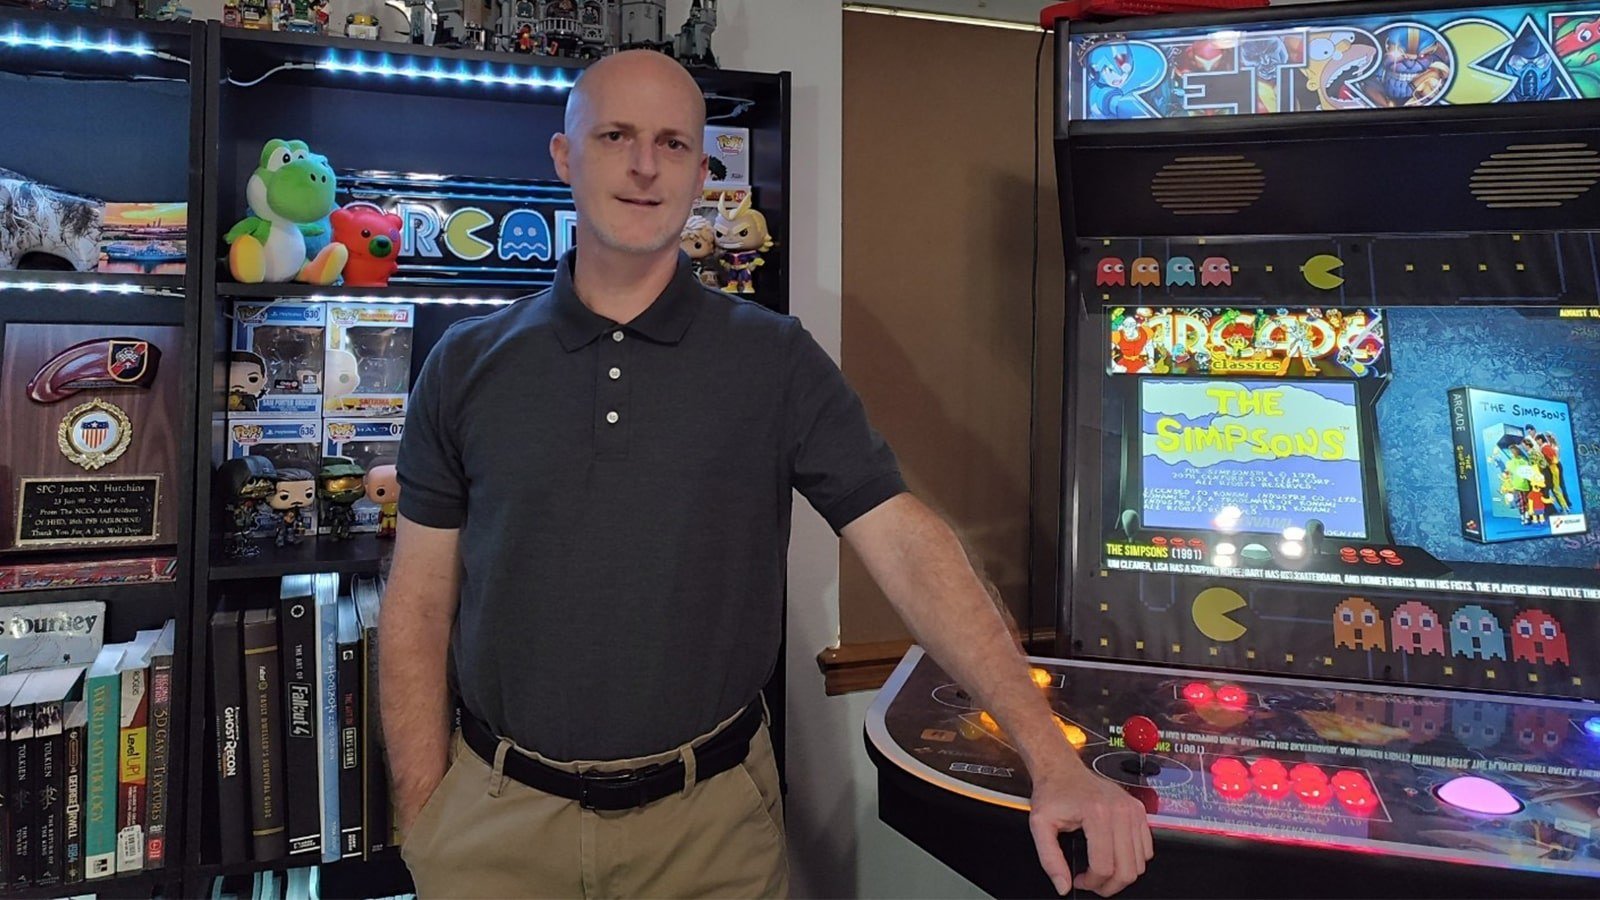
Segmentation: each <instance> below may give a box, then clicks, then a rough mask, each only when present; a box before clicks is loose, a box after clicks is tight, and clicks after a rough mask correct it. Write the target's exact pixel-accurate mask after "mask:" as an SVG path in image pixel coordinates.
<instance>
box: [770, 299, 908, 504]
mask: <svg viewBox="0 0 1600 900" xmlns="http://www.w3.org/2000/svg"><path fill="white" fill-rule="evenodd" d="M787 344H788V357H789V365H788V382H787V384H786V385H785V391H786V397H787V404H786V407H787V408H786V410H785V422H784V428H785V439H786V446H787V447H788V450H789V480H790V484H791V485H793V487H794V488H795V489H796V490H798V491H799V492H800V493H801V495H802V496H804V497H805V498H806V500H807V502H809V503H810V504H811V506H812V508H814V509H816V511H817V512H818V513H820V514H821V515H822V517H823V518H824V519H826V520H827V522H828V525H829V526H830V527H831V528H832V529H833V530H834V533H835V534H837V533H839V532H842V531H843V530H844V528H845V526H846V525H849V524H850V523H851V522H853V521H855V520H856V519H857V518H859V517H860V516H861V515H862V514H864V513H867V512H870V511H871V510H872V509H874V508H875V507H877V506H878V504H880V503H882V502H884V501H885V500H888V499H889V498H891V497H893V496H895V495H897V494H901V493H904V492H905V490H906V483H905V479H904V478H903V477H901V474H900V464H899V461H898V460H897V459H896V458H895V455H894V451H893V449H891V448H890V446H889V444H888V442H887V441H885V440H884V439H883V436H882V435H880V434H878V432H877V431H876V430H874V429H873V427H872V425H871V424H870V423H869V422H868V421H867V413H866V409H865V407H863V406H862V403H861V398H860V397H859V396H858V395H857V394H856V392H855V390H854V389H852V388H851V387H850V385H849V383H848V382H846V381H845V378H844V373H843V372H840V371H839V367H838V365H837V364H835V363H834V361H833V359H832V358H831V357H829V356H828V354H827V351H825V350H823V349H822V347H821V346H820V345H819V344H818V343H817V341H816V339H815V338H813V337H812V336H811V333H810V332H809V331H807V330H806V329H805V327H804V326H802V325H801V324H800V323H799V321H798V320H796V321H794V322H793V323H792V325H791V330H790V333H789V335H788V341H787Z"/></svg>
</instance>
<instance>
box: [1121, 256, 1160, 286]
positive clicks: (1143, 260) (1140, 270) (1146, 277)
mask: <svg viewBox="0 0 1600 900" xmlns="http://www.w3.org/2000/svg"><path fill="white" fill-rule="evenodd" d="M1131 268H1132V269H1133V271H1132V272H1131V273H1130V274H1129V276H1128V284H1130V285H1132V286H1134V287H1160V286H1161V263H1158V262H1156V261H1155V258H1154V257H1151V256H1141V257H1139V258H1138V259H1136V260H1134V261H1133V265H1132V266H1131Z"/></svg>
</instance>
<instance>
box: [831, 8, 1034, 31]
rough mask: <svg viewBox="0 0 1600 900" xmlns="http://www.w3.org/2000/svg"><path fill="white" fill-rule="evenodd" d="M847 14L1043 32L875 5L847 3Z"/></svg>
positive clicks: (997, 21)
mask: <svg viewBox="0 0 1600 900" xmlns="http://www.w3.org/2000/svg"><path fill="white" fill-rule="evenodd" d="M844 11H845V12H858V13H871V14H872V15H875V16H900V17H902V18H906V19H923V20H925V21H928V22H945V23H947V24H950V25H977V26H979V27H981V28H1005V29H1009V30H1011V31H1032V32H1035V33H1037V32H1039V31H1042V30H1043V29H1041V28H1040V27H1039V26H1038V25H1031V24H1028V23H1026V22H1008V21H1006V20H1004V19H985V18H983V17H981V16H958V15H954V14H952V13H937V12H924V11H922V10H920V9H902V8H901V7H898V6H878V5H877V4H873V3H846V4H844Z"/></svg>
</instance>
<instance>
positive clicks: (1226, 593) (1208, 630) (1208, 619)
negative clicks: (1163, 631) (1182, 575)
mask: <svg viewBox="0 0 1600 900" xmlns="http://www.w3.org/2000/svg"><path fill="white" fill-rule="evenodd" d="M1245 606H1246V604H1245V599H1244V598H1243V597H1241V596H1239V594H1238V592H1237V591H1234V590H1232V589H1230V588H1225V587H1212V588H1206V589H1205V590H1203V591H1201V592H1200V593H1199V594H1197V595H1196V596H1195V598H1194V604H1193V605H1192V606H1191V607H1190V610H1189V612H1190V615H1191V616H1192V617H1193V618H1194V627H1196V628H1198V629H1200V633H1201V634H1203V635H1205V636H1206V637H1208V638H1210V639H1212V640H1213V641H1216V642H1218V643H1226V642H1228V641H1236V640H1238V639H1239V638H1241V637H1243V636H1244V633H1245V630H1246V627H1245V626H1244V625H1241V624H1240V623H1238V622H1236V621H1234V620H1233V619H1232V618H1230V617H1229V615H1228V614H1229V613H1231V612H1234V611H1236V610H1240V609H1243V608H1244V607H1245Z"/></svg>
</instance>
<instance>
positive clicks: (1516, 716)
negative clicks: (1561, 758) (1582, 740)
mask: <svg viewBox="0 0 1600 900" xmlns="http://www.w3.org/2000/svg"><path fill="white" fill-rule="evenodd" d="M1571 728H1572V719H1571V718H1570V717H1569V716H1568V714H1567V713H1566V712H1565V711H1564V710H1561V709H1555V708H1552V707H1549V706H1522V705H1519V706H1517V707H1516V709H1515V710H1513V711H1512V713H1511V733H1512V734H1514V735H1516V738H1517V743H1519V744H1521V745H1522V746H1524V747H1528V748H1531V749H1534V750H1545V751H1549V750H1555V749H1557V748H1559V747H1560V746H1561V745H1562V744H1564V743H1566V740H1567V732H1568V731H1569V730H1570V729H1571Z"/></svg>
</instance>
